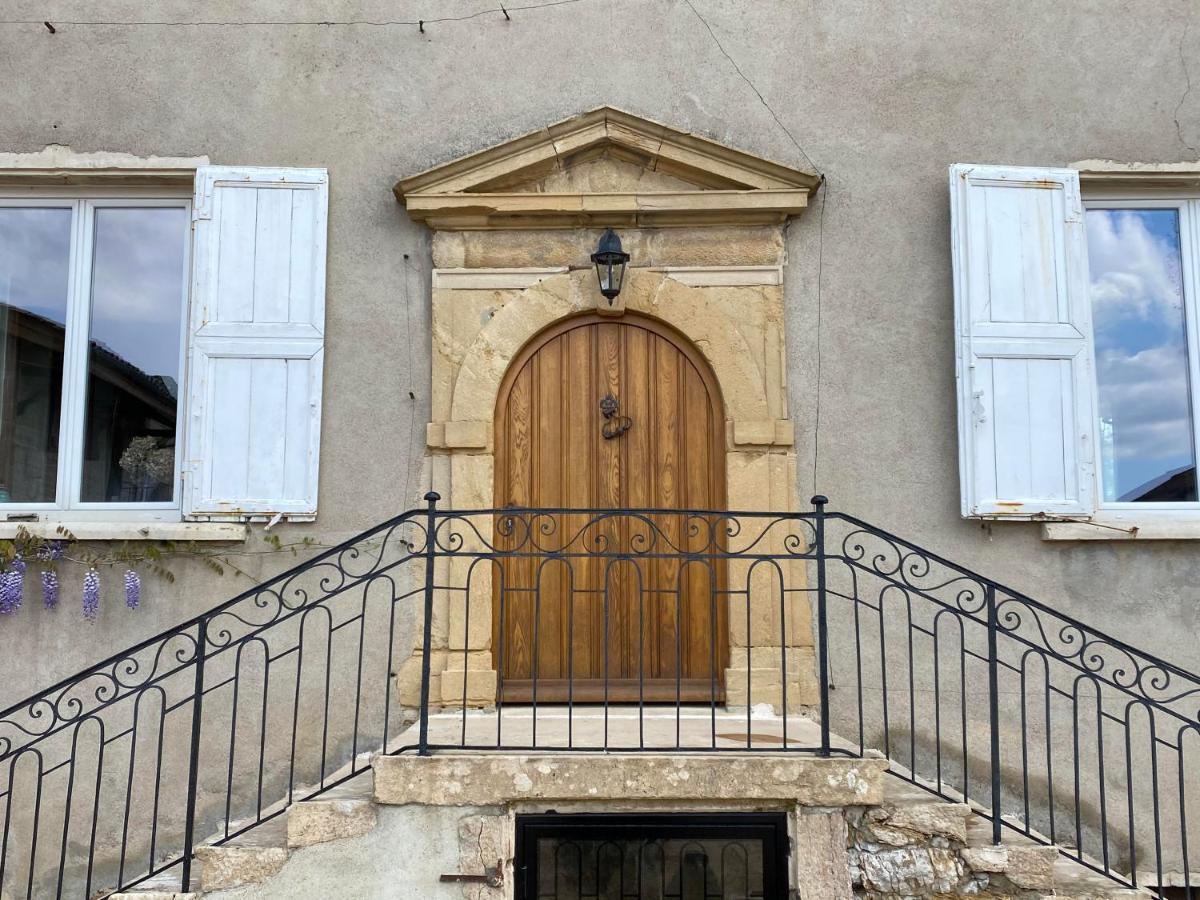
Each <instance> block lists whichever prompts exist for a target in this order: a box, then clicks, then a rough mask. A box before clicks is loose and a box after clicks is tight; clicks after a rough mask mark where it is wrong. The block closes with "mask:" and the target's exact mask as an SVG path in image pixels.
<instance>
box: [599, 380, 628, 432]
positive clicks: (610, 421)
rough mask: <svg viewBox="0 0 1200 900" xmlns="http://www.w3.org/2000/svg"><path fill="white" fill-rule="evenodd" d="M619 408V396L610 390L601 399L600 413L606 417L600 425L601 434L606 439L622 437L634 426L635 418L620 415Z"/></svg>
mask: <svg viewBox="0 0 1200 900" xmlns="http://www.w3.org/2000/svg"><path fill="white" fill-rule="evenodd" d="M617 410H618V405H617V398H616V397H614V396H613V395H612V392H611V391H609V393H607V394H605V395H604V397H603V398H601V400H600V415H602V416H603V417H604V422H603V424H602V425H601V426H600V434H601V435H602V436H603V437H604V439H605V440H606V441H611V440H612V439H613V438H615V437H620V436H621V435H623V434H624V433H625V432H627V431H628V430H629V429H630V428H632V427H633V419H631V418H629V416H622V415H618V414H617Z"/></svg>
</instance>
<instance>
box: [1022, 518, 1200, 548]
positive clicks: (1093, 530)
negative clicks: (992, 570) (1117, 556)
mask: <svg viewBox="0 0 1200 900" xmlns="http://www.w3.org/2000/svg"><path fill="white" fill-rule="evenodd" d="M1042 540H1044V541H1198V540H1200V512H1198V513H1196V514H1195V515H1187V516H1185V515H1179V514H1175V515H1170V516H1163V517H1161V518H1158V517H1154V516H1150V515H1141V516H1137V517H1133V516H1130V517H1128V518H1126V517H1120V516H1097V517H1096V518H1093V519H1089V520H1086V521H1078V522H1045V523H1043V524H1042Z"/></svg>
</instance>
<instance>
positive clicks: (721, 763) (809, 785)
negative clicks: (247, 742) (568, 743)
mask: <svg viewBox="0 0 1200 900" xmlns="http://www.w3.org/2000/svg"><path fill="white" fill-rule="evenodd" d="M886 772H887V761H886V760H882V759H849V758H838V757H832V758H826V759H822V758H819V757H812V756H799V755H797V756H785V755H771V756H767V755H761V756H755V755H750V754H743V755H734V754H724V753H711V754H703V755H701V754H695V755H686V754H680V755H677V756H670V757H668V756H649V755H637V754H590V753H588V754H559V755H489V754H442V755H434V756H425V757H420V756H408V755H401V756H382V757H378V758H376V760H375V801H376V802H377V803H383V804H409V803H416V804H424V805H431V806H491V805H495V804H497V803H506V802H512V801H520V800H617V801H637V800H662V801H670V800H704V801H708V802H714V801H716V802H720V801H739V800H740V801H747V800H750V801H755V800H762V801H786V802H789V803H799V804H801V805H803V806H823V807H835V806H846V805H870V804H876V803H879V802H880V800H881V799H882V795H883V782H884V778H885V777H886Z"/></svg>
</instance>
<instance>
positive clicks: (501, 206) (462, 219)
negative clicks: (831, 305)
mask: <svg viewBox="0 0 1200 900" xmlns="http://www.w3.org/2000/svg"><path fill="white" fill-rule="evenodd" d="M819 185H820V177H819V176H817V175H816V174H814V173H812V172H806V171H803V170H800V169H795V168H791V167H789V166H784V165H781V164H779V163H775V162H771V161H770V160H766V159H763V158H761V157H758V156H754V155H753V154H750V153H746V152H744V151H741V150H735V149H733V148H731V147H727V146H725V145H724V144H719V143H717V142H716V141H713V140H710V139H708V138H704V137H700V136H699V135H695V134H691V133H689V132H686V131H680V130H679V129H676V128H671V127H670V126H667V125H663V124H660V123H658V122H652V121H650V120H649V119H643V118H641V117H640V116H635V115H632V114H631V113H627V112H622V111H621V110H617V109H613V108H611V107H601V108H599V109H594V110H592V111H590V112H587V113H583V114H582V115H578V116H575V117H573V118H570V119H566V120H564V121H562V122H557V123H555V124H553V125H548V126H546V127H545V128H542V129H540V130H538V131H535V132H533V133H531V134H527V135H523V136H522V137H518V138H514V139H513V140H510V141H505V142H504V143H502V144H498V145H496V146H494V147H490V148H488V149H486V150H481V151H479V152H477V153H472V154H470V155H468V156H464V157H461V158H459V159H455V160H452V161H450V162H447V163H443V164H441V165H438V166H435V167H433V168H431V169H428V170H426V171H424V172H421V173H419V174H417V175H413V176H410V177H408V178H404V179H401V181H399V182H398V183H397V184H396V187H395V192H396V196H397V197H398V198H399V199H400V200H401V201H402V202H403V203H404V204H405V205H406V206H407V207H408V210H409V213H410V215H412V217H413V218H415V219H419V220H424V221H426V222H428V223H429V224H430V225H431V226H433V227H435V228H472V227H473V228H479V227H508V228H512V227H517V228H519V227H547V226H549V227H563V226H569V225H574V224H581V225H582V224H597V223H599V224H612V225H617V224H625V225H628V224H683V223H684V222H689V223H690V222H696V223H705V222H718V221H719V222H734V221H738V222H743V221H782V219H783V218H786V217H787V216H788V215H793V214H795V213H797V212H799V211H800V210H801V209H803V208H804V206H805V204H806V202H807V199H808V197H809V195H811V194H812V193H813V192H814V191H815V190H816V189H817V187H818V186H819Z"/></svg>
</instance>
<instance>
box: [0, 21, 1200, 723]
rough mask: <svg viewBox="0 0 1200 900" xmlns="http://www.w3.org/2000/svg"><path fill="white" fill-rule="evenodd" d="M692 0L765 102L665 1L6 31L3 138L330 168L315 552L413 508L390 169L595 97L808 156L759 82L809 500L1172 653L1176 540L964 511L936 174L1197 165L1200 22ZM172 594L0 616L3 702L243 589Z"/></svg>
mask: <svg viewBox="0 0 1200 900" xmlns="http://www.w3.org/2000/svg"><path fill="white" fill-rule="evenodd" d="M488 5H489V4H487V3H481V2H480V3H476V2H462V3H454V4H449V6H447V5H446V4H427V3H411V2H410V3H386V4H385V3H369V2H366V3H353V4H344V3H268V2H258V3H255V4H254V5H253V7H252V8H250V7H247V6H245V5H244V4H237V3H213V4H208V5H206V6H205V7H204V8H203V11H202V14H201V11H200V10H199V9H194V8H192V7H191V6H190V5H188V4H183V3H167V2H164V3H158V4H155V6H154V9H153V16H150V15H149V14H148V11H147V9H146V8H145V7H144V5H143V4H139V3H115V2H113V3H102V4H94V3H64V2H58V3H50V4H46V3H40V2H39V3H31V2H24V3H22V2H13V0H10V2H8V3H6V4H5V14H4V18H5V19H30V20H37V21H41V20H42V19H50V20H51V21H59V22H62V21H64V20H71V19H75V20H104V21H138V20H146V19H151V18H152V19H154V20H155V21H171V22H175V21H186V20H189V19H190V20H196V19H198V18H202V19H203V20H205V21H213V22H218V21H248V20H253V19H261V20H275V21H277V20H288V21H291V20H324V19H348V18H355V19H363V20H375V21H379V20H406V19H413V20H415V19H418V18H424V17H434V16H435V15H438V14H446V12H447V11H448V9H449V7H453V10H454V11H455V12H462V13H469V12H474V11H477V10H480V9H484V8H485V7H487V6H488ZM695 8H696V10H698V11H699V12H700V13H701V14H702V15H703V16H704V17H705V18H706V19H707V20H708V24H709V25H710V26H711V27H712V28H713V30H714V31H715V33H716V35H717V37H718V38H719V39H720V41H721V43H722V44H723V45H724V47H725V50H726V51H727V52H728V53H729V54H730V55H731V56H732V57H733V58H734V60H736V62H737V64H738V66H739V67H740V68H741V70H742V72H743V73H744V74H745V76H746V78H748V79H749V80H750V81H751V82H753V88H752V87H751V85H750V84H747V82H746V81H745V80H743V79H742V78H741V77H740V76H739V75H738V73H737V72H736V71H735V70H734V67H733V65H732V64H731V63H730V61H729V60H727V59H726V58H725V57H724V56H723V55H722V52H721V50H720V49H718V47H717V45H716V44H715V43H714V41H713V37H712V36H711V35H710V34H709V33H708V31H707V30H706V28H705V26H704V24H703V23H702V22H701V21H700V19H699V18H698V17H697V16H696V14H695V13H694V12H693V10H692V8H691V7H690V6H689V5H688V4H687V3H685V2H661V3H660V2H638V0H629V2H608V0H584V2H579V3H574V4H567V5H564V6H558V7H552V8H547V9H543V10H539V11H533V10H527V11H521V12H519V13H515V14H514V16H513V21H512V22H510V23H505V22H504V20H503V19H502V18H501V17H499V16H491V15H488V16H482V17H480V18H477V19H472V20H469V21H467V22H462V23H451V22H445V23H436V24H430V25H428V26H427V27H426V33H425V34H424V35H422V34H419V33H418V32H417V30H416V29H415V28H413V27H409V26H370V25H360V26H292V27H285V26H257V27H256V26H249V25H227V26H202V27H180V26H165V27H164V26H138V27H108V26H105V27H100V26H93V27H82V26H73V25H67V24H60V25H59V27H58V30H57V33H56V34H53V35H52V34H50V33H48V32H47V31H46V29H45V28H43V27H41V26H40V25H39V26H32V25H2V26H0V80H2V81H3V83H4V84H5V91H4V95H3V97H2V98H0V121H2V122H3V123H4V126H3V132H2V134H0V143H2V147H0V149H3V150H5V151H36V150H40V149H42V148H43V147H44V146H45V145H46V144H48V143H60V144H69V145H71V146H72V147H74V148H75V149H76V150H121V151H128V152H132V153H136V154H142V155H150V154H159V155H179V156H184V155H200V154H207V155H208V156H209V157H210V158H211V159H212V160H213V161H214V162H217V163H243V164H255V163H261V164H278V165H324V166H328V167H329V169H330V177H331V183H332V188H331V203H330V240H329V302H328V322H327V333H328V349H327V355H326V383H325V391H326V394H325V396H326V406H325V416H324V425H323V435H322V459H321V500H320V518H319V521H318V523H317V524H316V525H314V526H311V527H308V528H305V529H304V533H306V534H311V535H313V536H314V537H316V538H317V539H319V540H322V541H330V540H334V539H336V538H338V537H341V536H344V535H348V534H350V533H352V532H354V531H356V530H358V529H359V528H361V527H364V526H366V525H369V524H371V523H373V522H375V521H378V520H380V519H383V518H385V517H387V516H388V515H390V514H392V513H393V512H394V511H396V510H397V509H399V508H401V507H403V506H405V505H408V504H411V503H412V502H413V501H414V499H415V498H417V497H418V496H419V495H420V493H421V492H422V490H423V487H422V464H421V455H422V453H423V450H424V447H423V437H424V435H423V431H424V423H425V422H426V421H428V418H429V358H428V353H429V334H428V309H429V291H430V287H429V276H428V273H429V267H430V247H429V236H428V233H427V231H426V229H425V228H424V227H423V226H418V225H414V224H413V223H411V222H410V221H409V220H408V219H407V217H406V215H405V213H404V211H403V209H402V208H400V207H399V206H398V205H397V204H396V202H395V200H394V199H393V197H392V195H391V193H390V187H391V185H392V183H393V182H394V181H395V179H396V178H397V177H399V176H401V175H406V174H409V173H412V172H414V171H418V170H420V169H422V168H425V167H427V166H429V165H431V164H433V163H436V162H440V161H443V160H446V159H449V158H452V157H453V156H456V155H459V154H461V153H464V152H467V151H471V150H476V149H480V148H483V147H485V146H488V145H490V144H493V143H496V142H498V141H500V140H503V139H505V138H509V137H512V136H515V135H517V134H520V133H523V132H525V131H529V130H532V129H534V128H537V127H539V126H541V125H543V124H545V123H547V122H549V121H553V120H556V119H559V118H562V117H564V116H567V115H570V114H573V113H576V112H579V111H581V110H583V109H587V108H591V107H592V106H595V105H597V104H599V103H605V102H607V103H611V104H613V105H616V106H620V107H623V108H626V109H629V110H631V111H633V112H636V113H639V114H642V115H646V116H648V117H650V118H655V119H658V120H660V121H665V122H669V123H671V124H673V125H676V126H678V127H682V128H688V129H694V130H696V131H699V132H701V133H703V134H706V135H709V136H711V137H713V138H715V139H718V140H721V141H725V142H728V143H730V144H732V145H734V146H739V147H744V148H746V149H748V150H751V151H753V152H755V153H758V154H760V155H763V156H766V157H769V158H774V159H779V160H780V161H783V162H789V163H794V164H797V165H803V164H804V163H805V158H804V155H802V153H801V151H800V150H799V149H798V147H797V146H795V145H794V144H793V142H792V140H791V139H790V138H789V136H788V135H787V134H786V133H785V132H784V130H783V128H782V127H781V126H780V124H778V123H777V122H776V121H775V119H774V116H773V115H772V113H771V112H770V111H768V109H767V108H766V106H764V103H763V102H762V101H760V100H759V98H758V96H756V91H757V93H758V94H761V95H762V98H763V99H764V100H765V101H766V103H767V104H770V108H771V110H773V111H774V114H775V115H777V116H778V117H779V119H780V120H781V121H782V123H783V126H786V128H787V130H788V131H789V132H790V133H791V135H792V136H794V137H795V139H796V140H797V141H798V142H799V144H800V145H801V146H802V147H803V148H804V154H807V156H808V157H809V158H810V159H811V160H812V162H813V163H814V164H815V165H816V166H817V167H818V168H819V169H820V170H821V171H823V172H825V174H826V175H827V177H828V187H827V192H826V195H825V199H824V200H823V201H822V200H821V199H820V197H818V199H817V200H816V202H815V204H814V206H813V208H811V209H810V210H809V211H808V212H807V213H805V214H804V215H802V216H801V217H799V219H798V220H795V221H794V222H793V224H792V226H791V228H790V230H789V234H788V238H787V250H788V255H789V266H788V268H787V272H786V284H785V289H786V298H787V315H788V323H787V327H788V337H789V351H790V353H789V359H790V370H791V371H790V372H789V378H788V383H789V386H790V390H791V410H792V416H793V419H794V420H795V422H796V426H797V446H798V449H799V469H800V471H799V484H800V486H801V493H802V494H805V495H807V494H808V493H809V492H810V489H811V488H812V487H818V488H819V489H820V490H821V491H823V492H825V493H827V494H828V495H829V496H830V498H831V501H832V505H833V506H836V507H837V508H841V509H846V510H850V511H853V512H855V513H858V514H861V515H863V516H865V517H868V518H870V519H872V520H874V521H877V522H878V523H880V524H881V525H883V526H885V527H888V528H892V529H896V530H898V531H900V532H902V533H904V534H906V535H911V536H913V537H914V538H916V539H917V540H919V541H921V542H923V543H925V544H927V545H929V546H931V547H933V548H935V549H938V550H940V551H942V552H944V553H945V554H947V555H949V556H950V557H952V558H955V559H957V560H960V561H962V562H964V563H966V564H968V565H973V566H975V567H977V568H979V569H981V570H983V571H985V572H986V573H988V574H991V575H994V576H996V577H998V578H1000V579H1002V580H1005V581H1007V582H1009V583H1010V584H1012V585H1013V586H1015V587H1017V588H1021V589H1025V590H1028V591H1030V592H1031V593H1033V594H1034V595H1036V596H1038V597H1040V598H1043V599H1045V600H1047V601H1049V602H1051V603H1055V604H1060V605H1061V606H1063V607H1064V608H1065V609H1067V610H1069V611H1072V612H1074V613H1076V614H1078V615H1081V616H1083V617H1085V618H1086V619H1087V620H1089V621H1090V622H1093V623H1095V624H1097V625H1099V626H1101V627H1104V628H1105V629H1106V630H1109V631H1112V632H1114V633H1116V634H1118V635H1123V634H1124V635H1135V634H1136V635H1137V636H1138V637H1139V639H1140V641H1141V643H1142V644H1143V645H1146V647H1147V649H1150V650H1155V651H1157V652H1159V653H1161V654H1162V655H1164V656H1166V657H1167V658H1168V659H1173V660H1176V661H1178V662H1181V663H1185V664H1186V663H1188V662H1189V660H1190V657H1191V655H1192V654H1191V652H1190V651H1191V649H1192V646H1191V645H1192V635H1194V634H1195V632H1196V629H1197V626H1198V625H1200V612H1198V611H1197V609H1198V607H1197V604H1196V602H1195V600H1194V599H1193V597H1192V596H1191V592H1190V590H1189V585H1191V584H1193V583H1194V582H1195V580H1196V575H1197V568H1198V566H1197V562H1196V560H1197V554H1196V552H1195V547H1194V545H1192V544H1187V543H1170V542H1161V543H1154V544H1149V543H1147V544H1138V545H1128V544H1111V545H1110V544H1102V543H1100V544H1097V543H1089V544H1086V545H1070V544H1066V545H1063V544H1046V543H1043V542H1042V540H1041V539H1040V530H1039V527H1038V526H1036V525H1027V524H1004V525H996V526H981V525H979V524H976V523H972V522H964V521H962V520H961V519H960V518H959V516H958V485H957V472H956V443H955V442H956V435H955V425H954V419H955V409H954V391H953V377H954V376H953V372H954V369H953V347H952V324H951V322H952V312H953V311H952V303H951V292H950V291H951V285H950V257H949V236H948V221H947V217H948V203H947V197H946V187H945V167H946V165H947V164H948V163H950V162H954V161H982V162H996V163H1014V164H1021V163H1024V164H1064V163H1069V162H1070V161H1072V160H1075V159H1082V158H1089V157H1111V158H1115V159H1120V160H1143V161H1172V160H1183V159H1194V158H1196V156H1197V155H1198V154H1197V151H1196V145H1197V144H1200V91H1196V90H1193V91H1192V92H1191V93H1190V94H1189V93H1186V91H1187V81H1186V78H1185V72H1184V69H1183V66H1182V63H1181V57H1186V56H1188V55H1189V54H1190V55H1192V56H1196V55H1197V54H1198V53H1200V27H1193V28H1191V29H1190V30H1189V31H1187V33H1186V34H1185V33H1184V29H1185V25H1186V23H1187V19H1188V14H1189V10H1190V9H1193V8H1194V5H1193V4H1191V3H1189V2H1186V0H1180V2H1166V0H1164V2H1156V3H1152V4H1147V5H1143V6H1141V7H1139V13H1138V15H1137V16H1132V15H1131V14H1130V10H1129V8H1128V5H1127V4H1124V3H1119V2H1102V3H1082V2H1076V3H1067V4H1060V5H1047V4H1043V3H1040V2H1029V3H995V4H992V3H987V4H984V3H980V4H975V5H974V6H973V7H972V8H971V9H969V10H964V9H963V8H961V7H960V6H959V5H958V4H922V5H921V6H920V7H919V8H918V7H908V6H903V7H892V8H888V7H886V6H880V5H877V4H866V3H857V4H856V3H837V4H832V3H815V4H811V5H804V6H794V5H791V4H782V3H766V4H755V5H753V6H747V5H746V4H742V3H734V2H725V3H721V2H697V3H696V5H695ZM599 35H613V37H606V38H605V39H604V40H602V41H599V42H598V41H597V37H598V36H599ZM614 37H615V38H616V39H614ZM600 47H603V48H604V49H603V50H601V49H599V48H600ZM1193 77H1195V76H1193ZM1177 122H1178V126H1177ZM1189 142H1190V144H1191V145H1192V146H1191V147H1188V146H1187V144H1188V143H1189ZM822 205H824V207H825V208H824V211H823V215H822ZM822 225H823V227H822ZM822 243H823V244H824V252H823V254H822V253H820V252H819V250H820V247H821V244H822ZM406 256H407V258H406ZM818 277H819V279H820V291H819V292H818V290H817V282H818ZM818 294H819V300H820V316H819V318H820V334H819V341H818V330H817V327H816V326H817V321H818ZM818 359H819V362H820V364H819V366H818ZM818 371H819V375H820V384H819V387H818V383H817V382H818V379H817V376H818ZM410 388H411V389H412V391H413V392H414V393H415V394H416V398H417V399H416V400H415V401H410V400H409V399H408V391H409V389H410ZM818 401H819V403H818ZM818 408H819V417H818ZM414 421H415V424H414ZM818 423H819V428H818ZM814 473H815V474H814ZM281 562H282V560H275V559H273V558H268V559H266V560H262V559H260V558H257V557H255V558H251V559H250V563H251V565H252V566H258V565H262V566H275V565H278V564H280V563H281ZM184 568H185V569H186V567H184ZM252 571H253V569H252ZM183 574H184V577H183V578H181V580H180V583H179V584H178V585H176V586H175V587H174V588H170V587H167V586H165V585H161V584H157V583H154V584H151V585H149V586H148V589H147V591H146V594H147V598H146V603H145V609H143V610H142V611H141V612H140V613H138V614H137V615H127V614H126V613H125V611H124V610H123V609H120V608H118V607H119V602H117V601H116V597H115V592H114V594H113V596H111V597H110V598H109V599H110V602H109V604H108V606H109V610H108V611H107V612H105V613H104V614H103V615H102V616H101V619H100V622H99V623H98V624H97V625H96V626H89V625H87V624H85V623H84V622H83V621H81V620H80V619H78V618H76V617H75V616H73V615H71V614H69V612H68V610H65V609H63V610H59V611H57V612H53V613H46V612H43V611H41V610H39V609H35V608H32V607H33V604H29V605H28V606H27V608H26V609H25V610H23V611H22V613H21V614H20V615H19V616H16V617H13V619H12V620H10V621H8V622H6V623H5V632H6V635H5V643H6V649H8V651H9V652H7V653H6V654H5V659H4V661H3V662H2V663H0V665H2V666H3V672H4V683H5V686H4V689H3V693H4V696H5V697H6V698H8V699H15V698H17V697H19V696H22V695H24V694H26V693H27V692H29V691H30V690H31V689H34V688H36V687H37V686H38V685H43V684H46V683H47V682H49V681H50V680H51V679H53V678H56V677H59V676H61V675H64V674H67V673H69V672H71V671H73V670H75V669H77V668H78V667H79V666H81V665H83V664H85V663H86V662H88V661H90V660H94V659H97V658H99V657H100V656H102V655H103V654H104V653H106V652H108V651H109V650H111V649H112V647H113V646H114V644H123V643H126V642H132V641H134V640H136V639H137V638H139V637H143V636H146V635H148V634H151V633H153V632H155V631H156V630H158V629H161V628H163V627H166V626H169V625H170V624H172V623H173V622H176V621H179V620H181V619H184V618H186V617H187V616H189V615H191V614H193V613H195V612H198V611H200V610H203V609H205V608H206V607H208V606H210V605H211V604H212V603H213V602H214V601H216V600H217V599H218V598H220V597H222V596H224V595H227V594H229V593H231V592H233V591H234V590H235V589H236V588H237V585H236V584H235V582H234V581H233V580H231V579H228V578H227V579H224V580H221V579H215V578H212V577H211V576H208V575H199V574H197V576H196V577H187V573H186V571H185V572H184V573H183ZM1148 613H1150V614H1151V615H1152V616H1153V622H1154V627H1153V628H1148V627H1147V625H1146V622H1147V620H1146V616H1147V614H1148Z"/></svg>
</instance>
